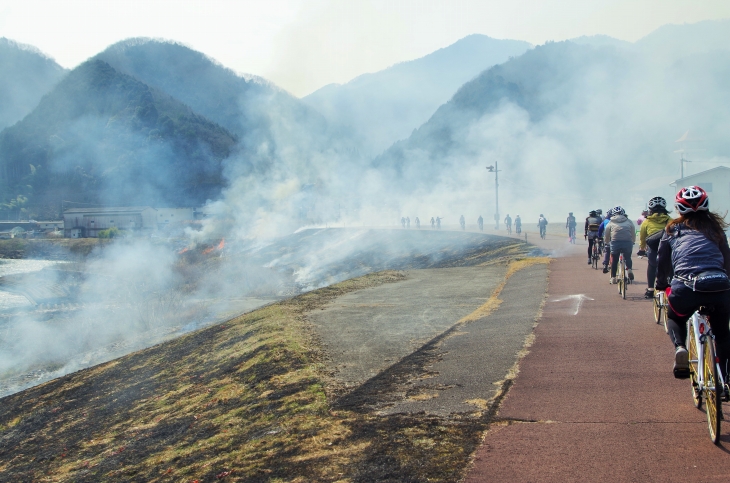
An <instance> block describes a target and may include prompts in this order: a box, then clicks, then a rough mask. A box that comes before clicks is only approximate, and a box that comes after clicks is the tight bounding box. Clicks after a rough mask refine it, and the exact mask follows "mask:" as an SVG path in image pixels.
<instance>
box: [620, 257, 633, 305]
mask: <svg viewBox="0 0 730 483" xmlns="http://www.w3.org/2000/svg"><path fill="white" fill-rule="evenodd" d="M616 278H617V279H618V293H619V294H621V297H623V299H624V300H626V286H627V285H628V284H630V283H631V280H629V276H628V273H627V272H626V260H624V254H623V253H621V254H619V257H618V273H616Z"/></svg>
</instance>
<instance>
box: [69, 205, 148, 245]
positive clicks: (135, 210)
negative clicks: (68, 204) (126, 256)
mask: <svg viewBox="0 0 730 483" xmlns="http://www.w3.org/2000/svg"><path fill="white" fill-rule="evenodd" d="M113 227H116V228H118V229H120V230H124V231H133V232H136V233H138V234H139V233H141V234H150V233H152V232H155V231H157V210H156V209H155V208H152V207H149V206H133V207H109V208H71V209H68V210H66V211H64V212H63V236H65V237H67V238H96V237H98V236H99V232H100V231H102V230H106V229H109V228H113Z"/></svg>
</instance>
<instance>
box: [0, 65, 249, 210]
mask: <svg viewBox="0 0 730 483" xmlns="http://www.w3.org/2000/svg"><path fill="white" fill-rule="evenodd" d="M235 145H236V138H235V136H234V135H233V134H231V133H230V132H229V131H227V130H226V129H225V128H223V127H221V126H219V125H217V124H215V123H214V122H212V121H210V120H208V119H206V118H205V117H203V116H201V115H199V114H197V113H195V112H194V111H193V110H192V109H190V107H188V106H186V105H185V104H183V103H181V102H180V101H178V100H176V99H174V98H173V97H171V96H169V95H168V94H166V93H164V92H161V91H159V90H157V89H154V88H152V87H150V86H148V85H146V84H144V83H143V82H140V81H139V80H137V79H135V78H133V77H131V76H128V75H126V74H123V73H121V72H119V71H117V70H115V69H114V68H113V67H111V66H110V65H109V64H107V63H105V62H103V61H100V60H91V61H87V62H85V63H83V64H81V65H80V66H79V67H77V68H76V69H74V70H73V71H71V72H70V73H69V74H68V75H67V76H66V77H65V78H64V79H63V80H61V82H59V83H58V84H57V85H56V87H55V88H54V89H53V90H52V91H51V92H50V93H48V94H47V95H46V96H44V97H43V99H42V100H41V102H40V104H39V105H38V106H37V107H36V108H35V109H34V110H33V112H31V113H30V114H29V115H28V116H26V117H25V118H24V119H23V120H22V121H20V122H18V123H17V124H15V125H14V126H12V127H9V128H6V129H5V130H4V131H2V133H0V181H4V182H5V183H6V185H8V186H9V187H10V189H9V190H8V191H6V193H7V192H11V194H12V196H13V197H14V196H17V195H22V196H24V197H27V198H31V199H32V202H34V203H40V204H46V205H52V206H53V205H55V206H56V207H57V206H58V204H59V202H60V201H61V200H74V201H83V202H88V203H100V204H111V205H114V204H124V205H146V204H162V203H165V204H175V205H183V206H186V205H187V206H190V205H193V204H200V203H203V202H204V201H205V200H206V199H209V198H212V197H216V196H218V195H219V194H220V190H221V188H222V187H223V185H224V180H223V175H222V170H223V166H222V161H223V160H224V159H225V158H227V157H228V156H229V155H230V154H231V152H232V151H233V149H234V147H235ZM6 193H4V194H5V195H6V197H7V194H6Z"/></svg>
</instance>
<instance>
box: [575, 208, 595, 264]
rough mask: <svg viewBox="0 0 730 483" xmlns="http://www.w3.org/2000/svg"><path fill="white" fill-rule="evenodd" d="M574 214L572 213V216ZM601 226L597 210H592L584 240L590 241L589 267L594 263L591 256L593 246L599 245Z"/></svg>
mask: <svg viewBox="0 0 730 483" xmlns="http://www.w3.org/2000/svg"><path fill="white" fill-rule="evenodd" d="M572 214H573V213H571V215H572ZM573 220H574V221H573V224H575V218H573ZM600 226H601V217H600V216H598V213H597V212H596V210H591V211H590V213H588V217H587V218H586V225H585V230H584V233H583V238H585V239H586V240H588V265H590V264H591V262H592V261H593V260H592V259H591V256H592V255H593V244H595V243H598V228H599V227H600ZM573 230H575V226H573Z"/></svg>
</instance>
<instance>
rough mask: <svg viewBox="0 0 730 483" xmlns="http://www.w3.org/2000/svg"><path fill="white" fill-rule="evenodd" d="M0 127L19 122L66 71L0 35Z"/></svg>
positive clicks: (52, 61)
mask: <svg viewBox="0 0 730 483" xmlns="http://www.w3.org/2000/svg"><path fill="white" fill-rule="evenodd" d="M0 73H1V74H0V106H2V107H0V130H2V129H4V128H6V127H7V126H10V125H12V124H14V123H16V122H17V121H20V120H21V119H22V118H23V117H24V116H25V115H26V114H28V113H29V112H30V111H31V110H32V109H33V108H34V107H35V106H37V105H38V101H40V100H41V97H42V96H43V95H44V94H46V93H47V92H48V91H50V90H51V88H52V87H53V86H54V85H55V84H56V83H57V82H58V81H59V80H60V79H61V77H63V75H64V74H65V73H66V70H65V69H64V68H63V67H61V66H60V65H58V64H57V63H56V62H55V61H54V60H53V59H50V58H49V57H46V56H45V55H43V54H42V53H41V52H40V51H39V50H37V49H35V48H34V47H31V46H29V45H22V44H18V43H17V42H13V41H12V40H8V39H6V38H4V37H2V38H0Z"/></svg>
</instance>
